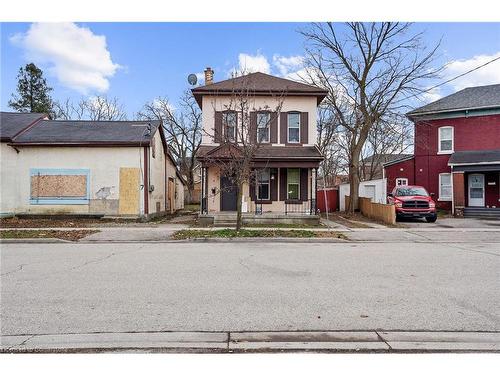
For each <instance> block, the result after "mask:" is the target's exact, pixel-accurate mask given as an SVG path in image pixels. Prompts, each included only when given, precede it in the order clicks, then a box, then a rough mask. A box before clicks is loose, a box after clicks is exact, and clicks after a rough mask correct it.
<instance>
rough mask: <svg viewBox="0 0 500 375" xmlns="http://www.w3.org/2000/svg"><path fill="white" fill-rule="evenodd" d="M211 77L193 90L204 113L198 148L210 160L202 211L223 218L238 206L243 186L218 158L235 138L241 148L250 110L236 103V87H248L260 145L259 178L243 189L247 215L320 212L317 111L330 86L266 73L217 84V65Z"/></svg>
mask: <svg viewBox="0 0 500 375" xmlns="http://www.w3.org/2000/svg"><path fill="white" fill-rule="evenodd" d="M205 76H206V77H205V78H206V79H205V82H206V85H205V86H201V87H197V88H194V89H193V90H192V92H193V94H194V97H195V99H196V100H197V102H198V104H199V105H200V107H201V109H202V113H203V117H202V119H203V137H202V144H201V146H200V148H199V151H198V153H197V159H198V161H199V162H200V163H201V166H202V192H201V202H202V204H201V216H202V217H203V216H205V217H207V218H214V221H216V220H217V216H221V215H223V214H224V213H225V212H227V213H232V212H233V213H234V212H235V211H236V205H237V202H236V200H237V191H236V187H235V186H231V184H232V183H231V179H230V178H229V176H224V175H223V173H221V168H219V167H217V165H216V163H211V161H213V160H217V159H218V158H224V157H225V156H227V155H226V154H225V150H226V148H227V145H228V144H231V143H233V145H234V146H236V147H238V144H237V143H238V142H234V138H235V135H236V134H237V129H238V127H239V126H241V124H242V119H241V118H240V117H241V116H242V114H241V113H240V112H238V111H231V110H228V108H229V107H230V104H229V103H230V101H231V100H233V99H232V98H233V97H234V93H241V92H247V93H248V94H249V98H250V99H249V100H250V101H251V104H250V105H249V116H248V118H249V119H250V126H249V129H253V130H249V131H250V132H253V133H252V134H251V136H250V139H251V140H252V141H255V142H258V143H259V147H258V148H257V149H256V151H255V155H254V158H253V160H252V167H253V168H254V170H255V175H256V178H255V180H254V181H249V183H247V184H245V185H244V188H243V192H242V195H243V197H242V210H243V212H244V213H245V217H246V218H247V221H248V220H249V218H250V217H252V219H256V220H258V219H261V218H262V217H266V216H267V217H271V216H272V217H274V218H276V217H278V216H279V217H281V218H283V219H289V220H290V219H291V218H292V217H295V216H302V217H305V218H307V216H309V217H311V216H315V217H316V218H317V216H316V203H315V202H316V201H315V197H316V178H317V169H318V166H319V163H320V162H321V161H322V160H323V156H322V155H321V153H320V151H319V149H318V148H317V146H316V113H317V106H318V105H319V103H320V102H321V101H322V100H323V99H324V98H325V97H326V95H327V92H326V91H324V90H322V89H320V88H318V87H315V86H310V85H306V84H302V83H299V82H295V81H291V80H287V79H283V78H279V77H274V76H271V75H268V74H264V73H251V74H248V75H245V76H242V77H237V78H232V79H228V80H225V81H221V82H216V83H214V82H213V81H212V77H213V71H212V70H211V69H210V68H207V70H206V71H205ZM275 109H279V110H275ZM219 165H220V164H219ZM277 215H278V216H277ZM280 215H283V216H280Z"/></svg>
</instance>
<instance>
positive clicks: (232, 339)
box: [1, 330, 500, 352]
mask: <svg viewBox="0 0 500 375" xmlns="http://www.w3.org/2000/svg"><path fill="white" fill-rule="evenodd" d="M123 350H135V351H175V352H189V351H197V352H214V351H215V352H275V351H295V352H296V351H312V352H322V351H331V352H500V332H408V331H406V332H401V331H381V330H377V331H322V332H321V331H309V332H300V331H283V332H132V333H126V332H113V333H84V334H58V335H22V336H1V351H2V352H88V351H123Z"/></svg>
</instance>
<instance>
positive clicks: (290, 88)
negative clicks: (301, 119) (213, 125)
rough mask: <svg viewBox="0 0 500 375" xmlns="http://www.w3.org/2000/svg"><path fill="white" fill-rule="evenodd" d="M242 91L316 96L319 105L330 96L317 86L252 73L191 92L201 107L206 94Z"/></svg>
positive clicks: (257, 93) (261, 93) (262, 93)
mask: <svg viewBox="0 0 500 375" xmlns="http://www.w3.org/2000/svg"><path fill="white" fill-rule="evenodd" d="M241 90H245V91H246V90H248V91H249V92H251V93H252V94H255V95H259V94H260V95H269V94H270V93H283V95H285V96H289V95H294V96H298V95H300V96H316V97H317V98H318V103H319V102H321V101H322V100H323V99H324V98H325V97H326V95H327V94H328V92H327V91H326V90H324V89H322V88H319V87H316V86H312V85H306V84H304V83H300V82H296V81H291V80H289V79H285V78H280V77H275V76H272V75H269V74H265V73H261V72H257V73H250V74H247V75H244V76H241V77H236V78H231V79H227V80H225V81H220V82H215V83H212V84H209V85H205V86H200V87H196V88H194V89H192V90H191V91H192V92H193V95H194V97H195V98H196V101H197V102H198V104H200V106H201V97H202V96H203V95H204V94H212V95H213V94H230V93H232V92H238V91H241Z"/></svg>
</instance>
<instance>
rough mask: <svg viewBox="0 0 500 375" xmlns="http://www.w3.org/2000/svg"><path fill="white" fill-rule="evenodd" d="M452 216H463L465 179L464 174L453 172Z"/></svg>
mask: <svg viewBox="0 0 500 375" xmlns="http://www.w3.org/2000/svg"><path fill="white" fill-rule="evenodd" d="M452 176H453V182H452V184H453V208H452V209H453V215H455V216H459V217H462V216H464V207H465V179H464V172H453V173H452Z"/></svg>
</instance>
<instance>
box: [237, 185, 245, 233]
mask: <svg viewBox="0 0 500 375" xmlns="http://www.w3.org/2000/svg"><path fill="white" fill-rule="evenodd" d="M242 196H243V184H242V183H239V184H238V198H237V199H238V200H237V201H236V231H237V232H238V231H239V230H240V229H241V227H242V225H243V217H242V215H241V198H242Z"/></svg>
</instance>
